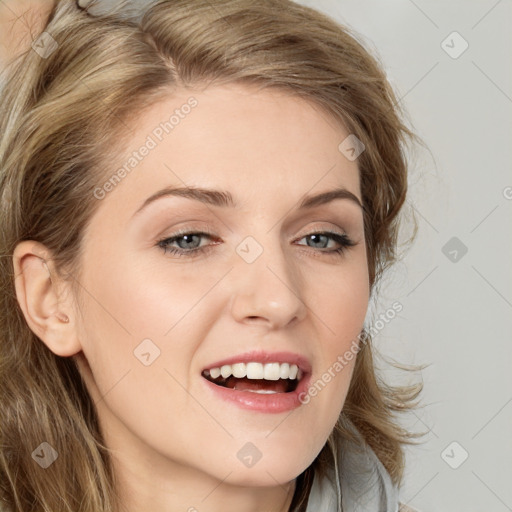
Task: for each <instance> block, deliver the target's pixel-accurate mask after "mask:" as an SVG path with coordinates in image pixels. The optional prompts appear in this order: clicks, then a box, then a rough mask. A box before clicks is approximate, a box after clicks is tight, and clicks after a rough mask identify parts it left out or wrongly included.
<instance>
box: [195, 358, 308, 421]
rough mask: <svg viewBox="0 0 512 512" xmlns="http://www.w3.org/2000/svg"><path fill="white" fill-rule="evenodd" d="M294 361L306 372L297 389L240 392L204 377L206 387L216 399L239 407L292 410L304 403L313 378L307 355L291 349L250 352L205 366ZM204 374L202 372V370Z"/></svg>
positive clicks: (264, 410) (271, 411) (278, 411)
mask: <svg viewBox="0 0 512 512" xmlns="http://www.w3.org/2000/svg"><path fill="white" fill-rule="evenodd" d="M249 362H257V363H291V364H296V365H297V366H298V367H299V368H300V369H301V370H302V372H303V373H304V375H303V377H302V379H301V380H300V382H299V383H298V385H297V389H295V391H290V392H289V393H275V394H268V395H266V394H258V393H254V392H251V391H237V390H233V389H230V388H225V387H222V386H218V385H217V384H214V383H213V382H210V381H209V380H208V379H205V378H204V377H202V376H201V379H202V380H203V382H204V384H205V386H206V387H207V389H208V390H209V392H211V393H212V394H213V395H214V396H215V397H216V398H220V399H221V400H224V401H226V402H228V403H231V404H233V405H235V406H238V407H240V408H242V409H246V410H250V411H255V412H264V413H273V414H277V413H283V412H287V411H291V410H293V409H296V408H298V407H300V406H301V405H303V403H302V402H301V401H300V399H299V397H300V396H302V395H304V394H306V392H307V390H308V388H309V382H310V380H311V364H310V363H309V361H308V360H307V359H305V358H304V357H302V356H300V355H298V354H293V353H291V352H274V353H269V352H247V353H245V354H241V355H238V356H234V357H230V358H229V359H223V360H222V361H217V362H216V363H213V364H212V365H211V366H208V367H206V368H204V369H203V371H204V370H207V369H210V368H219V367H221V366H223V365H225V364H235V363H249ZM201 373H202V372H201Z"/></svg>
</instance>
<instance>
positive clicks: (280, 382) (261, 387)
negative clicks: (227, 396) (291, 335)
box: [202, 361, 304, 394]
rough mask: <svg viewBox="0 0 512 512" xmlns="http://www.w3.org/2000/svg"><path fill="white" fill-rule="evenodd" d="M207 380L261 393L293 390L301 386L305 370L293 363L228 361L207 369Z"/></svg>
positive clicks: (231, 387)
mask: <svg viewBox="0 0 512 512" xmlns="http://www.w3.org/2000/svg"><path fill="white" fill-rule="evenodd" d="M202 375H203V377H204V378H205V379H207V380H209V381H210V382H212V383H214V384H216V385H217V386H222V387H225V388H229V389H233V390H237V391H249V392H253V393H259V394H275V393H290V392H293V391H295V390H296V389H297V386H298V384H299V381H300V380H301V379H302V377H303V375H304V372H303V371H302V370H301V369H300V368H299V367H298V366H297V365H296V364H291V363H278V362H271V363H259V362H256V361H251V362H247V363H234V364H225V365H222V366H220V367H215V368H210V369H207V370H204V371H203V372H202Z"/></svg>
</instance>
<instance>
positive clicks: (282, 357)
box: [201, 350, 311, 373]
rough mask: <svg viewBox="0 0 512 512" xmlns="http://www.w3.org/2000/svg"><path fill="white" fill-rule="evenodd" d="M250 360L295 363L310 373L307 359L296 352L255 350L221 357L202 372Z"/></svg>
mask: <svg viewBox="0 0 512 512" xmlns="http://www.w3.org/2000/svg"><path fill="white" fill-rule="evenodd" d="M250 362H255V363H290V364H296V365H297V366H298V367H299V368H300V369H301V370H302V371H303V373H311V364H310V363H309V361H308V360H307V359H306V358H304V357H302V356H299V355H298V354H293V353H292V352H262V351H257V350H255V351H252V352H246V353H245V354H240V355H238V356H233V357H230V358H228V359H223V360H222V361H217V362H215V363H212V364H210V365H208V366H206V367H205V368H203V370H202V372H203V371H204V370H209V369H210V368H220V367H221V366H223V365H225V364H235V363H250ZM202 372H201V373H202Z"/></svg>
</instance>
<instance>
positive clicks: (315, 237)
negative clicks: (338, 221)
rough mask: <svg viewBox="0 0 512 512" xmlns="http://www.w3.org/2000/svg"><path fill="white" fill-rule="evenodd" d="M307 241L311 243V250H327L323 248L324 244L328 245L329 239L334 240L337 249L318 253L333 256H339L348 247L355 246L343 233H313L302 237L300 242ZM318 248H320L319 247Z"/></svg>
mask: <svg viewBox="0 0 512 512" xmlns="http://www.w3.org/2000/svg"><path fill="white" fill-rule="evenodd" d="M304 239H309V240H312V241H313V244H314V245H313V248H314V249H315V248H319V249H327V247H323V246H324V245H325V243H327V244H328V243H329V239H331V240H334V242H336V243H337V244H338V245H339V247H338V248H334V249H330V250H323V251H320V252H323V253H328V254H334V255H341V254H342V253H344V252H345V250H346V249H347V248H349V247H353V246H354V245H357V244H356V243H355V242H354V241H352V240H351V239H350V238H349V236H348V235H347V234H345V233H335V232H331V231H322V232H315V233H310V234H309V235H305V236H303V237H302V238H301V239H300V240H304ZM319 246H320V247H319ZM309 247H311V246H309Z"/></svg>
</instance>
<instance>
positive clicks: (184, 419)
mask: <svg viewBox="0 0 512 512" xmlns="http://www.w3.org/2000/svg"><path fill="white" fill-rule="evenodd" d="M191 96H193V97H194V98H196V99H197V101H198V105H197V107H195V108H194V109H192V111H191V112H190V114H189V115H188V116H186V117H185V118H184V119H182V120H181V121H180V124H179V125H178V126H176V127H175V128H174V130H173V131H172V133H170V134H169V135H167V136H165V138H164V139H163V141H162V142H161V143H160V144H159V145H158V146H157V147H156V148H155V149H153V150H152V151H150V152H149V154H148V155H147V156H146V157H145V158H144V159H143V160H142V161H141V162H140V163H139V164H138V166H137V167H136V168H135V169H134V170H133V171H132V172H131V173H130V174H128V175H127V176H126V177H125V178H124V179H123V180H122V181H121V183H120V184H118V185H117V186H116V187H115V188H114V189H113V190H111V191H110V192H109V193H108V194H106V196H105V197H104V198H103V199H102V200H101V205H100V207H99V209H98V211H97V212H96V213H95V215H94V216H93V217H92V219H91V222H90V224H89V226H88V229H87V230H86V233H85V236H84V242H83V243H84V258H83V262H82V264H83V267H82V268H81V272H82V273H81V275H80V284H81V289H83V290H85V291H86V292H85V291H84V293H83V296H82V297H81V299H82V302H81V306H80V307H78V306H77V303H78V302H77V301H76V297H73V296H72V293H71V292H70V290H69V288H68V286H69V283H68V282H64V281H60V280H59V279H58V278H57V276H56V273H55V269H54V268H53V266H52V261H51V254H49V252H48V250H47V249H46V248H45V247H44V246H43V245H41V244H39V243H36V242H33V241H23V242H21V243H20V244H18V246H17V247H16V250H15V251H14V256H13V261H14V265H15V269H16V275H17V278H16V292H17V296H18V300H19V302H20V305H21V308H22V309H23V312H24V314H25V317H26V319H27V322H28V324H29V325H30V327H31V328H32V330H33V331H34V332H35V333H36V334H37V335H38V337H39V338H40V339H41V340H42V341H43V342H44V343H45V344H46V345H47V346H48V347H49V349H50V350H52V351H53V352H54V353H56V354H58V355H61V356H64V357H69V356H72V357H74V358H75V359H76V360H77V362H78V364H79V367H80V371H81V373H82V375H83V376H84V378H85V379H86V383H87V386H88V389H89V391H90V393H91V396H92V397H93V399H94V401H95V403H96V405H97V409H98V414H99V418H100V424H101V426H102V429H103V431H104V434H105V440H106V444H107V445H108V446H109V447H110V448H111V449H112V450H114V453H115V455H114V467H115V471H116V474H117V477H118V479H119V482H120V495H121V499H122V502H123V504H124V505H125V506H126V508H125V509H124V510H128V511H130V512H132V511H133V512H134V511H139V512H140V511H142V512H144V511H147V512H149V511H151V512H159V511H162V512H163V511H164V510H166V511H167V510H184V511H185V510H189V511H193V510H198V511H200V512H217V511H225V510H241V511H244V512H257V511H260V512H261V511H263V510H265V511H269V512H270V511H278V510H281V511H284V510H288V508H289V505H290V502H291V499H292V495H293V490H294V488H295V478H296V477H297V476H298V475H299V474H300V473H301V472H302V471H303V470H304V469H306V468H307V467H308V466H309V465H310V464H311V462H312V461H313V460H314V458H315V457H316V456H317V454H318V453H319V451H320V450H321V449H322V447H323V445H324V444H325V442H326V440H327V437H328V435H329V434H330V432H331V431H332V429H333V427H334V425H335V422H336V420H337V418H338V416H339V413H340V411H341V409H342V407H343V404H344V401H345V397H346V393H347V391H348V387H349V383H350V380H351V376H352V373H353V372H352V370H353V366H354V363H355V358H354V359H353V360H352V361H351V362H350V363H349V364H348V365H347V366H345V367H344V368H343V370H342V371H340V372H339V373H337V374H336V377H335V378H333V379H332V380H331V381H330V382H329V383H328V384H327V385H326V386H325V387H324V389H323V390H322V391H321V392H320V393H318V395H317V396H316V397H314V398H312V399H311V400H310V401H309V403H308V404H307V405H301V406H300V407H299V408H298V409H295V410H294V411H293V412H291V413H290V412H286V413H279V414H268V413H262V412H255V411H248V410H244V409H240V408H238V407H236V406H234V405H232V404H230V403H226V402H224V401H222V400H220V399H218V398H216V397H215V396H213V395H212V394H211V393H210V392H209V390H208V389H207V388H206V386H205V383H204V379H203V377H201V375H200V372H201V370H202V369H203V368H205V367H208V365H209V364H210V363H214V362H216V361H218V360H221V359H224V358H227V357H231V356H233V355H235V354H241V353H243V352H246V351H248V350H250V349H262V350H268V351H274V352H275V351H290V352H294V353H298V354H301V355H303V356H304V357H306V358H307V359H308V360H309V361H310V363H311V364H312V368H313V373H312V382H315V381H316V380H317V379H319V378H320V377H321V375H322V374H323V373H324V372H326V371H327V369H328V368H330V367H332V365H333V363H334V362H335V361H336V358H337V357H338V356H339V355H341V354H343V353H344V352H345V351H346V350H348V349H349V347H350V344H351V343H352V342H353V340H354V339H355V338H356V337H357V335H358V334H359V333H360V331H361V328H362V326H363V322H364V318H365V315H366V311H367V307H368V300H369V279H368V269H367V262H366V246H365V241H364V225H363V214H362V210H361V208H360V207H359V206H358V205H357V204H356V203H355V202H352V201H350V200H347V199H342V200H335V201H332V202H330V203H328V204H325V205H322V206H319V207H317V208H315V209H312V210H304V211H299V210H297V205H298V203H299V202H300V200H301V199H302V198H303V197H304V196H305V195H311V194H316V193H320V192H324V191H327V190H331V189H333V188H336V187H340V186H342V187H344V188H346V189H348V190H350V191H351V192H352V193H354V194H355V195H356V196H357V197H358V198H359V200H361V194H360V183H359V173H358V167H357V161H349V160H348V159H346V158H345V157H344V156H343V154H342V153H341V152H340V151H339V150H338V145H339V144H340V142H341V141H343V140H344V139H345V138H346V137H347V136H348V132H347V131H346V130H344V129H343V128H342V127H341V126H338V125H337V124H335V123H334V122H333V121H332V120H331V119H330V118H328V117H327V116H326V115H325V114H324V113H323V112H321V111H320V110H319V109H318V108H317V107H315V106H313V105H312V104H310V103H309V102H306V101H305V100H303V99H298V98H296V97H293V96H291V95H289V94H288V93H284V92H282V91H277V90H272V91H271V90H266V91H265V90H260V91H257V90H256V89H250V88H248V86H241V85H235V84H231V85H228V86H222V87H220V86H215V87H210V88H206V89H205V90H202V91H201V90H193V91H191V90H187V91H185V90H178V91H177V92H174V93H173V94H172V96H171V95H170V96H169V99H166V100H165V101H163V102H161V103H160V104H158V105H155V106H154V107H152V108H151V109H150V110H148V111H146V112H145V113H143V114H141V115H140V116H138V117H137V121H136V124H135V123H134V124H133V130H134V134H133V139H132V140H133V143H132V144H130V148H129V150H128V151H127V154H129V153H131V152H132V151H134V150H136V149H137V148H140V146H141V145H142V144H143V143H144V141H145V140H146V138H147V136H148V135H149V134H151V132H152V131H153V130H154V128H155V127H156V126H158V125H159V123H161V122H162V121H164V120H165V119H168V118H169V114H166V113H169V112H172V111H173V110H174V109H176V108H179V107H180V106H181V105H183V104H184V103H186V102H187V100H188V98H190V97H191ZM124 161H125V160H124ZM124 161H123V162H120V165H122V163H124ZM113 172H115V169H113V170H112V169H111V170H109V172H108V173H107V175H108V177H110V176H111V175H112V174H113ZM184 184H186V185H188V186H197V187H199V186H201V187H208V188H215V189H222V190H228V191H230V192H231V194H232V195H233V196H234V198H235V200H237V201H238V202H239V203H240V207H239V208H238V209H233V208H230V207H218V206H213V205H205V204H202V203H200V202H197V201H193V200H190V199H187V198H183V197H167V198H165V199H159V200H158V201H156V202H154V203H152V204H151V205H149V206H148V207H147V209H145V210H143V212H142V213H141V214H140V215H137V216H135V217H133V218H132V216H133V214H134V212H135V211H136V210H137V209H138V208H139V207H140V205H141V204H142V203H143V202H144V200H145V199H146V198H147V197H149V196H150V195H151V194H153V193H155V192H156V191H158V190H160V189H161V188H164V187H166V186H169V185H175V186H183V185H184ZM178 228H186V229H187V230H188V231H196V230H197V231H201V230H203V229H205V228H209V229H211V230H212V231H213V233H214V235H215V237H214V238H213V239H209V238H208V237H204V238H202V239H200V242H197V244H196V245H194V246H193V247H196V246H197V245H199V244H200V245H201V246H207V245H210V247H211V251H210V252H209V253H203V254H202V255H199V256H195V257H190V256H184V257H178V256H173V255H171V254H164V252H163V249H161V248H160V247H158V246H157V242H158V240H160V239H162V238H164V237H171V236H174V234H175V233H176V231H177V230H178ZM322 231H335V232H341V233H346V234H347V235H348V236H349V237H350V238H351V239H352V240H353V241H354V242H355V243H356V245H355V246H353V247H349V248H346V249H345V251H344V253H342V254H341V255H337V254H327V253H326V251H328V250H330V249H334V248H338V247H339V244H338V243H337V242H336V241H335V240H333V239H330V238H327V239H324V240H323V241H321V242H320V245H319V241H318V240H317V241H316V244H315V241H314V240H312V239H311V237H308V236H306V235H309V234H311V233H315V232H316V233H318V232H322ZM247 236H252V237H253V238H254V239H255V240H257V242H258V243H259V244H260V245H261V247H262V248H263V253H262V254H261V255H260V256H259V257H258V258H257V259H256V260H255V261H254V262H252V263H250V264H249V263H247V261H245V260H244V259H242V258H241V257H240V256H239V255H238V253H237V252H236V248H237V246H238V245H239V244H240V243H241V242H242V241H243V240H244V239H245V238H246V237H247ZM322 243H323V245H321V244H322ZM189 244H190V240H189ZM172 245H173V247H181V248H182V249H183V248H185V249H183V250H187V247H188V246H187V244H185V243H184V242H183V239H181V242H180V245H178V243H177V242H174V243H173V244H172ZM188 250H190V249H188ZM41 257H43V258H45V259H46V266H45V264H42V260H41ZM49 272H50V273H51V274H52V282H50V280H49ZM64 315H67V316H68V317H69V319H70V321H69V322H67V323H65V322H64V321H63V319H64ZM146 338H149V339H151V340H152V342H153V343H154V344H155V345H156V346H158V348H159V349H160V351H161V353H160V356H159V357H158V358H157V359H155V360H154V362H153V363H152V364H151V365H149V366H145V365H143V364H142V363H141V362H140V361H139V360H138V359H137V358H136V357H134V353H133V351H134V349H136V347H137V346H138V345H139V344H140V343H141V341H142V340H144V339H146ZM247 442H251V443H253V444H254V445H255V446H256V447H257V448H258V450H259V451H260V452H261V454H262V457H261V459H260V460H259V461H258V462H257V463H256V464H255V465H253V466H252V467H246V466H245V465H244V464H242V463H241V461H240V460H239V459H238V458H237V452H238V451H239V450H240V449H241V448H242V447H243V446H244V445H245V444H246V443H247Z"/></svg>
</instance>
